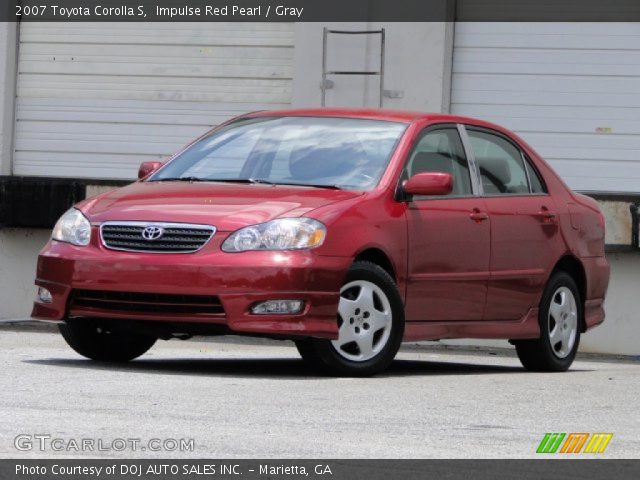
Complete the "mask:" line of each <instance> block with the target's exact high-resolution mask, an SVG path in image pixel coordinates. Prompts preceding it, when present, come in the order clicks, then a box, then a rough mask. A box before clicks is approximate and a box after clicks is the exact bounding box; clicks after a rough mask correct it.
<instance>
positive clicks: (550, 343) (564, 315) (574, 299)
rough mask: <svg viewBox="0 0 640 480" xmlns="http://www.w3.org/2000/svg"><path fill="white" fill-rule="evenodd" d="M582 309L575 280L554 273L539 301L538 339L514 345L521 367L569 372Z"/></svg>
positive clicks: (567, 275) (578, 339)
mask: <svg viewBox="0 0 640 480" xmlns="http://www.w3.org/2000/svg"><path fill="white" fill-rule="evenodd" d="M582 308H583V307H582V299H581V298H580V292H579V290H578V287H577V285H576V282H575V281H574V279H573V278H572V277H571V276H570V275H569V274H568V273H566V272H563V271H558V272H556V273H554V274H553V275H552V277H551V279H550V280H549V282H548V283H547V286H546V287H545V291H544V294H543V295H542V299H541V300H540V308H539V313H538V321H539V322H540V338H539V339H537V340H523V341H518V342H516V352H517V353H518V357H519V358H520V362H522V365H523V366H524V368H526V369H527V370H532V371H536V372H564V371H566V370H568V369H569V367H570V366H571V364H572V363H573V360H574V359H575V357H576V353H577V352H578V345H579V344H580V322H581V319H582V315H583V311H582Z"/></svg>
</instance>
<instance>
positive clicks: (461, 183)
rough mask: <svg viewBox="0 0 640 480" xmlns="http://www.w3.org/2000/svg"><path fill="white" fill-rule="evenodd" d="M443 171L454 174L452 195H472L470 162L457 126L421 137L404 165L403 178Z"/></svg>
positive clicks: (433, 131)
mask: <svg viewBox="0 0 640 480" xmlns="http://www.w3.org/2000/svg"><path fill="white" fill-rule="evenodd" d="M426 172H443V173H449V174H451V176H452V177H453V190H452V191H451V193H450V194H449V196H456V197H461V196H467V195H472V194H473V192H472V190H471V177H470V175H469V165H468V163H467V159H466V157H465V155H464V149H463V147H462V141H461V140H460V136H459V135H458V130H457V129H455V128H443V129H438V130H431V131H427V132H426V133H424V134H423V136H422V138H420V140H418V142H417V143H416V145H415V147H414V148H413V151H412V152H411V155H410V156H409V160H408V161H407V164H406V166H405V171H404V173H403V178H404V179H407V178H410V177H412V176H414V175H416V174H418V173H426Z"/></svg>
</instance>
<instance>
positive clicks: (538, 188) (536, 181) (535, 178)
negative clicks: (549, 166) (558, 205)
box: [525, 159, 547, 193]
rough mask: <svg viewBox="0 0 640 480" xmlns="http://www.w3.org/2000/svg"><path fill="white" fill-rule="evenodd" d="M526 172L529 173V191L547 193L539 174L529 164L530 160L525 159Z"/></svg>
mask: <svg viewBox="0 0 640 480" xmlns="http://www.w3.org/2000/svg"><path fill="white" fill-rule="evenodd" d="M525 164H526V167H527V173H528V174H529V183H531V193H547V191H546V190H545V188H544V185H543V184H542V180H541V179H540V175H539V174H538V172H536V170H535V169H534V168H533V167H532V166H531V163H530V160H529V159H526V162H525Z"/></svg>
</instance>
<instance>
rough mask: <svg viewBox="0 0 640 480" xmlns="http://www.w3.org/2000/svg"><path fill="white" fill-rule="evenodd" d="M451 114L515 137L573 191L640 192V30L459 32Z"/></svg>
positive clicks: (533, 27)
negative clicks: (504, 130) (491, 125)
mask: <svg viewBox="0 0 640 480" xmlns="http://www.w3.org/2000/svg"><path fill="white" fill-rule="evenodd" d="M451 109H452V112H453V113H457V114H462V115H469V116H474V117H480V118H485V119H488V120H492V121H495V122H496V123H499V124H503V125H504V126H506V127H508V128H511V129H513V130H515V131H516V132H517V133H519V134H520V135H521V136H522V137H523V138H524V139H525V140H526V141H527V142H529V143H530V144H531V145H532V146H533V147H534V148H535V149H536V150H537V151H538V152H539V153H540V154H541V155H542V156H543V157H545V158H546V159H547V160H548V161H549V162H550V163H551V164H552V165H553V166H554V167H555V169H556V170H557V171H558V172H559V173H560V174H561V175H562V177H563V178H564V179H565V180H566V181H567V182H568V184H569V185H570V186H571V187H573V188H574V189H576V190H582V191H596V192H635V193H637V192H640V24H637V23H635V24H632V23H628V24H625V23H615V24H607V23H600V24H595V23H590V24H579V23H570V24H562V23H520V24H518V23H458V24H456V33H455V43H454V59H453V86H452V105H451Z"/></svg>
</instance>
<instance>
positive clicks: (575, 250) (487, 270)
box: [33, 109, 609, 340]
mask: <svg viewBox="0 0 640 480" xmlns="http://www.w3.org/2000/svg"><path fill="white" fill-rule="evenodd" d="M279 115H286V116H296V115H297V116H333V117H335V116H338V117H354V118H367V119H377V120H388V121H395V122H404V123H406V124H407V125H408V128H407V130H406V131H405V133H404V135H403V137H402V138H401V140H400V141H399V143H398V145H397V147H396V149H395V152H394V154H393V155H392V157H391V159H390V161H389V165H388V168H387V169H386V171H385V173H384V174H383V176H382V178H381V180H380V182H379V183H378V185H377V187H375V188H374V189H373V190H371V191H368V192H355V191H340V190H328V189H314V188H307V187H285V186H270V185H232V184H217V183H182V182H181V183H160V182H159V183H146V182H144V181H139V182H136V183H133V184H132V185H129V186H127V187H124V188H121V189H117V190H114V191H111V192H107V193H105V194H102V195H99V196H97V197H94V198H93V199H88V200H85V201H83V202H81V203H80V204H78V205H77V208H79V209H80V210H82V212H83V213H84V214H85V215H86V216H87V218H89V220H90V221H91V222H92V224H93V225H94V231H93V234H92V240H91V244H90V245H89V246H87V247H76V246H73V245H70V244H66V243H61V242H56V241H50V242H49V243H48V244H47V245H46V246H45V248H44V249H43V250H42V252H41V254H40V257H39V259H38V271H37V279H36V284H38V285H42V286H45V287H46V288H48V289H49V290H50V291H51V293H52V294H53V299H54V301H53V303H52V304H50V305H43V304H40V303H36V304H35V306H34V311H33V316H34V317H36V318H39V319H43V320H60V319H64V318H67V317H68V316H69V315H76V316H85V315H86V316H88V315H91V316H104V317H109V318H122V319H138V320H140V319H142V320H145V319H153V320H171V321H189V322H210V323H221V324H225V325H227V326H228V327H229V328H231V329H232V330H234V331H237V332H240V333H247V334H250V333H266V334H274V335H286V336H294V335H300V336H305V335H310V336H318V337H326V338H335V337H336V336H337V326H336V310H337V303H338V291H339V289H340V286H341V284H342V283H343V280H344V277H345V274H346V272H347V270H348V268H349V266H350V265H351V263H352V262H353V260H354V258H355V257H356V256H357V255H359V254H360V253H362V252H364V251H366V250H369V249H376V250H377V251H378V252H381V253H382V254H384V255H386V256H387V258H388V260H389V263H390V264H391V265H392V267H393V274H394V276H395V279H396V283H397V284H398V288H399V290H400V292H401V295H402V297H403V298H404V300H405V305H406V314H407V315H406V317H407V327H406V335H405V337H406V339H411V340H416V339H436V338H455V337H478V338H511V339H515V338H535V337H537V336H538V334H539V332H538V323H537V305H538V303H539V301H540V297H541V294H542V289H543V287H544V285H545V283H546V281H547V279H548V278H549V276H550V275H551V272H552V271H553V269H554V268H555V266H556V264H557V263H558V262H559V261H560V260H561V259H562V258H563V257H567V256H570V257H572V258H573V259H575V260H577V261H578V262H579V263H580V264H581V266H582V268H583V269H584V272H585V277H586V285H585V296H586V298H585V299H584V300H585V319H586V324H587V327H589V328H591V327H593V326H595V325H597V324H599V323H600V322H602V320H603V319H604V312H603V309H602V303H603V299H604V296H605V293H606V290H607V285H608V278H609V266H608V264H607V262H606V259H605V258H604V222H603V219H602V215H601V213H600V211H599V209H598V206H597V203H596V202H595V201H593V200H592V199H590V198H588V197H584V196H582V195H579V194H575V193H573V192H572V191H571V190H570V189H569V188H568V187H567V186H566V185H565V184H564V183H563V182H562V180H561V179H560V178H559V177H558V176H557V175H556V174H555V172H554V171H553V170H552V169H551V168H550V167H549V166H548V165H547V163H546V162H545V161H544V160H543V159H542V158H540V156H539V155H538V154H537V153H536V152H535V151H534V150H533V149H531V147H529V146H528V145H527V144H526V143H525V142H523V141H522V140H521V139H520V138H518V137H517V136H516V135H514V134H513V133H511V132H509V131H507V130H505V129H504V128H502V127H499V126H497V125H493V124H490V123H488V122H484V121H480V120H475V119H469V118H464V117H457V116H451V115H437V114H421V113H413V112H397V111H386V110H345V109H322V110H293V111H280V112H259V113H254V114H250V116H279ZM440 123H445V124H456V123H461V124H467V125H474V126H480V127H485V128H489V129H493V130H495V131H498V132H500V133H502V134H503V135H506V136H508V137H510V138H511V139H513V141H514V142H515V143H517V144H518V145H520V147H521V148H522V150H523V151H524V152H525V153H526V154H527V155H528V156H529V157H530V158H531V160H532V162H533V163H534V165H535V167H536V168H537V169H538V171H539V173H540V174H541V176H542V177H543V179H544V181H545V183H546V185H547V190H548V194H544V195H513V196H502V197H484V196H472V197H464V198H443V197H431V198H430V197H418V198H414V199H410V200H403V199H401V198H399V197H398V196H397V191H398V188H397V187H398V183H399V179H400V174H401V172H402V169H403V166H404V162H405V160H406V158H407V156H408V155H409V153H410V151H411V148H412V146H413V143H414V141H415V140H416V138H417V137H418V135H419V134H420V132H421V131H422V130H423V129H424V128H426V127H429V126H433V125H435V124H440ZM155 168H157V166H155V165H148V166H146V167H144V171H141V175H142V174H144V173H145V172H147V173H146V175H148V174H149V173H150V172H151V171H152V170H153V169H155ZM146 175H143V176H146ZM420 177H423V178H418V179H416V178H413V179H410V180H409V181H408V182H407V184H406V185H408V187H409V190H412V191H414V192H415V193H418V192H420V191H421V192H422V193H425V191H426V190H429V191H430V192H432V194H435V193H437V194H439V195H443V194H444V193H442V192H445V187H446V188H447V189H449V188H450V184H449V185H448V186H447V181H446V180H447V179H446V177H447V175H438V174H435V175H434V174H427V175H426V176H423V175H420ZM427 180H428V181H427ZM414 187H415V189H414ZM425 189H426V190H425ZM438 189H440V190H438ZM436 190H437V192H436ZM446 191H448V190H446ZM445 193H446V192H445ZM294 216H306V217H311V218H314V219H317V220H319V221H321V222H322V223H324V224H325V225H326V227H327V237H326V240H325V242H324V244H323V245H322V246H321V247H319V248H317V249H314V250H309V251H286V252H245V253H224V252H222V250H221V249H220V246H221V244H222V242H223V241H224V239H225V238H226V237H227V236H228V235H229V234H230V233H231V232H233V231H235V230H237V229H239V228H242V227H244V226H247V225H251V224H256V223H261V222H265V221H268V220H271V219H274V218H278V217H294ZM106 220H137V221H150V222H153V221H163V222H184V223H205V224H210V225H215V226H216V227H217V232H216V234H215V235H214V237H213V238H212V239H211V240H210V241H209V242H208V243H207V244H206V246H205V247H204V248H202V249H201V250H200V251H198V252H196V253H193V254H152V253H151V254H150V253H146V254H145V253H128V252H117V251H113V250H108V249H107V248H105V247H104V246H103V245H101V243H100V240H99V234H98V225H99V224H100V223H101V222H103V221H106ZM74 288H75V289H93V290H111V291H130V292H157V293H167V294H180V293H182V294H191V295H205V294H206V295H216V296H218V297H219V298H220V301H221V302H222V304H223V306H224V309H225V314H222V315H213V314H211V315H197V316H193V315H192V316H184V315H178V314H161V315H159V314H140V313H138V314H134V313H131V312H118V313H117V314H114V313H112V312H101V311H95V310H90V309H89V310H87V309H84V310H83V309H79V308H76V310H75V311H69V309H68V296H69V293H70V291H71V290H72V289H74ZM270 298H292V299H302V300H304V301H305V302H306V307H305V310H304V311H303V312H302V313H301V314H298V315H293V316H255V315H251V314H250V313H249V307H250V306H251V305H252V304H253V303H254V302H256V301H258V300H264V299H270Z"/></svg>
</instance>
